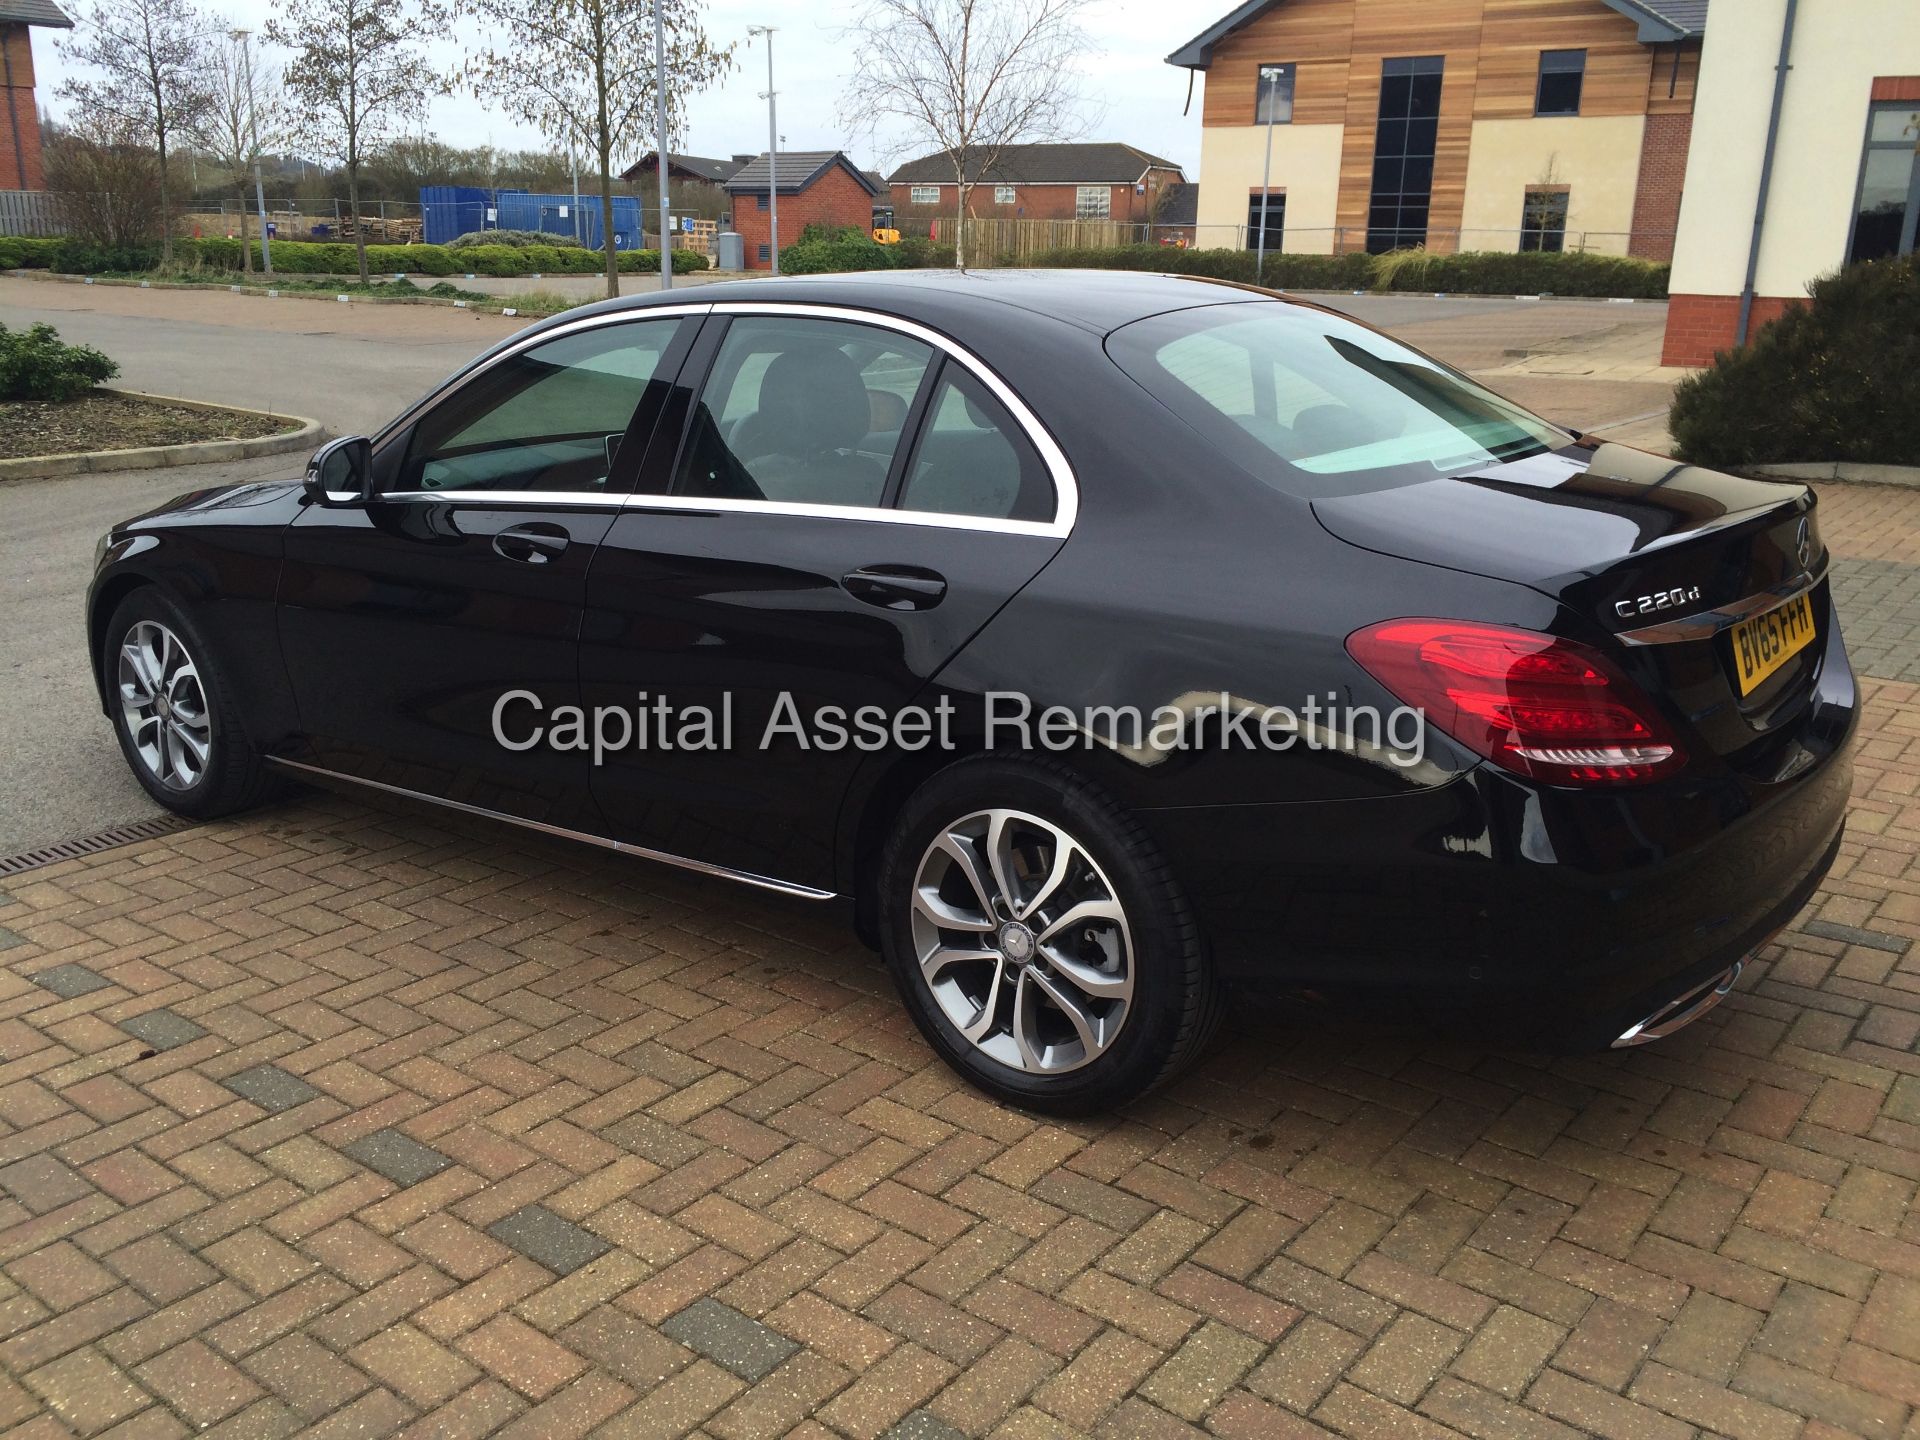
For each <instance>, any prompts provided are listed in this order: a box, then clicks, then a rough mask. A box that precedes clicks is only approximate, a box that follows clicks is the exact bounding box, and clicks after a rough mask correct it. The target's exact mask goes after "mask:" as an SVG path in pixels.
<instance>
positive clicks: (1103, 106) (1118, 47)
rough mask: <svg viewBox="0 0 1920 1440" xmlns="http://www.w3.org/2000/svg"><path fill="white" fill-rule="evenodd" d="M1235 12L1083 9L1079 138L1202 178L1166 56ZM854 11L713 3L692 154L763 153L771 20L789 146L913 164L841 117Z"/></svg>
mask: <svg viewBox="0 0 1920 1440" xmlns="http://www.w3.org/2000/svg"><path fill="white" fill-rule="evenodd" d="M209 8H210V9H213V10H216V11H218V12H219V13H223V14H226V15H228V16H231V17H232V18H233V20H234V23H236V24H238V25H245V26H248V27H250V28H252V29H254V30H255V31H256V32H257V31H258V30H259V29H260V27H261V26H262V25H264V23H265V21H266V18H267V16H268V15H270V14H272V13H273V9H274V7H273V5H272V3H271V0H227V3H225V4H216V5H213V6H210V7H209ZM1227 8H1229V7H1228V6H1227V3H1226V0H1213V3H1212V4H1211V5H1209V6H1205V7H1202V8H1201V9H1199V10H1186V9H1178V10H1176V9H1175V8H1174V7H1170V6H1168V5H1166V4H1165V3H1164V0H1160V3H1155V0H1094V3H1093V4H1091V5H1090V6H1089V7H1088V10H1087V12H1086V16H1087V18H1086V29H1087V33H1088V34H1089V36H1091V38H1092V42H1093V50H1092V53H1090V54H1089V56H1088V57H1087V59H1086V61H1085V62H1084V63H1085V71H1086V74H1085V76H1084V80H1083V84H1082V89H1084V90H1085V91H1086V93H1087V94H1088V95H1089V96H1090V97H1091V98H1092V103H1091V104H1090V105H1089V107H1088V111H1089V113H1088V114H1087V116H1086V127H1085V133H1084V135H1082V136H1081V137H1079V138H1084V139H1097V140H1120V141H1125V142H1127V143H1128V144H1132V145H1137V146H1139V147H1140V148H1141V149H1143V150H1147V151H1151V152H1153V153H1154V154H1157V155H1164V156H1166V157H1168V158H1169V159H1172V160H1175V161H1177V162H1179V163H1180V164H1181V165H1184V166H1185V167H1186V171H1187V178H1188V179H1190V180H1191V179H1195V178H1197V171H1198V163H1199V158H1200V107H1199V98H1198V95H1197V94H1196V96H1195V100H1194V106H1193V113H1192V114H1191V115H1190V116H1186V117H1182V115H1181V113H1180V112H1181V109H1182V107H1183V105H1184V104H1185V102H1186V95H1187V72H1186V71H1184V70H1176V69H1174V68H1173V67H1172V66H1170V65H1168V64H1166V63H1165V61H1164V60H1163V58H1162V57H1164V56H1165V55H1166V54H1167V53H1168V52H1169V51H1171V50H1173V49H1174V48H1175V47H1176V46H1177V45H1179V44H1180V43H1181V42H1182V41H1184V40H1186V39H1188V38H1189V36H1190V35H1191V34H1192V33H1193V32H1195V31H1198V30H1199V29H1201V28H1202V27H1203V26H1204V25H1205V24H1206V23H1207V22H1208V21H1209V20H1211V19H1212V18H1214V13H1215V11H1216V10H1218V11H1222V12H1224V10H1225V9H1227ZM850 11H851V7H850V6H848V5H843V4H801V5H794V6H788V5H785V4H780V3H775V0H716V3H714V4H711V5H709V6H708V7H707V9H706V11H705V25H706V28H707V33H708V34H709V35H710V36H711V37H712V38H713V39H714V40H715V41H716V42H718V43H721V44H724V43H726V42H727V41H728V40H731V39H739V40H741V41H743V42H744V43H743V44H742V45H741V46H740V48H739V49H738V51H737V52H736V55H737V59H738V61H739V66H738V68H737V69H735V70H734V71H732V72H731V73H730V74H728V75H726V76H725V77H724V78H723V79H722V80H721V81H720V83H719V84H717V85H715V86H714V87H713V88H711V89H709V90H707V91H704V92H702V93H701V94H699V95H696V96H695V97H694V98H693V100H692V102H691V104H690V106H689V115H690V118H691V126H690V130H689V133H688V134H687V136H686V137H685V144H684V148H685V149H686V151H688V152H689V153H691V154H695V155H721V156H724V155H731V154H734V153H736V152H739V153H746V152H749V151H750V152H753V153H756V154H757V153H758V152H760V151H762V150H764V149H766V144H767V106H766V101H765V100H763V99H761V98H760V97H761V93H762V92H763V91H764V90H765V89H766V85H767V78H766V77H767V52H766V41H765V40H764V39H763V38H750V37H748V36H747V33H746V30H747V27H748V26H749V25H756V24H764V23H767V22H768V21H771V22H773V23H774V24H775V25H777V26H778V27H779V28H778V31H777V33H776V34H775V36H774V84H775V85H776V86H777V87H778V90H779V119H780V133H781V136H782V137H783V138H782V141H781V145H782V148H785V149H794V150H838V149H846V150H849V151H850V152H851V153H852V154H853V157H854V159H856V160H857V161H859V162H860V164H862V165H864V166H867V167H869V168H891V166H892V165H893V164H894V163H897V162H898V161H899V160H901V159H906V158H911V149H910V148H909V149H908V150H905V151H901V150H900V149H899V145H898V142H899V139H900V137H898V136H890V137H882V138H881V139H880V140H879V141H877V142H873V141H869V140H868V139H867V138H866V137H865V136H863V135H861V134H859V133H858V132H857V130H856V129H855V128H854V127H852V126H850V125H849V124H848V122H847V121H846V119H845V118H844V103H845V100H846V97H847V95H848V92H849V91H850V90H857V81H856V78H855V77H854V76H853V74H852V65H851V62H850V59H849V55H848V51H849V50H850V48H851V46H850V42H849V41H848V39H847V37H846V36H845V34H844V33H843V30H842V28H841V27H842V26H843V25H844V24H845V23H846V19H847V17H848V16H849V14H850ZM64 33H66V32H61V31H54V30H35V31H34V32H33V36H34V60H35V65H36V69H37V70H38V72H39V95H40V99H41V102H42V103H43V104H45V105H47V106H49V107H50V108H51V109H52V110H53V112H54V114H56V115H58V114H59V113H60V112H61V110H62V104H61V102H60V101H59V99H58V98H56V97H55V95H54V91H55V90H56V88H57V87H58V85H59V83H60V81H61V79H62V78H64V77H65V76H66V75H67V74H69V73H71V67H70V66H68V65H67V63H66V61H65V60H64V59H63V58H62V57H61V56H60V54H59V51H58V37H59V36H60V35H62V34H64ZM435 58H436V59H437V60H439V61H440V62H441V63H444V64H446V65H448V66H449V67H451V65H452V63H453V62H454V60H455V59H457V54H456V52H455V51H454V50H453V49H452V47H447V48H446V49H445V51H444V53H441V54H437V55H436V57H435ZM1196 89H1197V87H1196ZM428 128H429V130H430V131H431V132H432V133H434V134H436V135H438V136H439V138H440V139H442V140H445V141H447V142H448V143H450V144H454V145H462V146H467V145H482V144H489V143H491V144H494V145H499V146H503V147H506V148H510V149H517V148H521V147H533V146H539V145H542V144H543V143H544V142H543V140H542V137H540V136H539V135H538V134H537V133H536V132H534V131H532V130H530V129H528V128H527V127H525V126H523V125H521V124H519V123H517V122H516V121H514V120H513V119H511V118H510V117H508V116H507V115H506V114H504V113H502V112H501V111H499V110H497V109H495V108H493V107H491V106H489V105H486V104H482V103H481V102H479V101H476V100H474V99H472V98H471V97H470V96H466V95H458V96H451V97H447V98H444V99H439V100H436V101H434V102H433V106H432V109H431V111H430V115H429V120H428Z"/></svg>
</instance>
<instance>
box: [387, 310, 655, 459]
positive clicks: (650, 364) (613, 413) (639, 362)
mask: <svg viewBox="0 0 1920 1440" xmlns="http://www.w3.org/2000/svg"><path fill="white" fill-rule="evenodd" d="M679 328H680V322H679V321H678V320H668V319H660V320H635V321H629V322H627V323H624V324H617V325H604V326H600V327H597V328H595V329H592V330H587V331H584V332H582V333H580V334H576V335H565V336H562V337H560V338H559V339H557V340H549V341H547V342H546V343H545V344H541V345H535V346H533V347H531V348H529V349H527V350H523V351H521V352H520V353H518V354H517V355H511V356H508V357H507V358H506V359H504V360H501V361H499V362H497V363H496V364H494V365H492V366H490V367H489V368H488V369H486V370H483V371H482V372H481V373H480V374H479V375H477V376H475V377H474V378H473V379H472V380H470V381H468V382H467V383H466V384H465V385H463V386H461V387H460V389H459V390H458V391H456V392H455V393H454V394H453V395H452V396H450V397H449V398H448V399H446V400H445V401H443V402H442V403H441V404H440V405H439V406H437V407H436V408H435V409H433V410H431V411H429V412H428V413H427V415H426V416H425V417H423V418H422V419H421V420H420V422H419V423H418V424H417V425H415V426H414V429H413V433H412V435H411V437H410V438H409V440H408V442H407V453H406V458H405V460H403V461H402V462H401V467H400V472H399V476H398V478H397V480H396V482H395V485H394V487H393V488H395V489H397V490H552V491H556V492H569V493H580V492H585V493H589V494H591V493H596V492H599V491H603V490H604V489H605V488H606V483H607V476H608V474H609V472H610V471H611V470H612V468H613V458H614V455H615V453H616V452H617V451H618V449H619V446H620V442H621V437H622V436H624V435H625V434H626V431H627V425H628V423H629V422H630V421H631V420H632V419H633V413H634V411H635V410H636V409H638V408H639V405H640V401H641V399H642V397H643V396H644V395H645V393H646V389H647V384H648V382H649V381H651V380H652V379H654V377H655V375H656V374H657V373H658V371H659V369H660V364H661V360H662V357H663V356H664V355H665V354H666V352H667V348H668V346H670V345H671V344H672V343H673V339H674V336H675V334H676V333H677V332H678V330H679ZM663 378H671V377H663Z"/></svg>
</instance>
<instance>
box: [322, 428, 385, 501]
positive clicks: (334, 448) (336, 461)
mask: <svg viewBox="0 0 1920 1440" xmlns="http://www.w3.org/2000/svg"><path fill="white" fill-rule="evenodd" d="M306 487H307V498H308V499H309V500H312V501H313V502H314V503H315V504H316V505H334V506H346V507H350V506H355V505H365V504H366V503H367V502H368V501H369V500H371V499H372V498H373V442H372V441H370V440H368V439H367V437H366V436H364V435H348V436H345V437H343V438H342V439H339V440H330V441H328V442H327V443H326V444H325V445H322V446H321V447H320V448H319V449H318V450H316V451H314V452H313V457H312V458H311V459H310V460H308V461H307V479H306Z"/></svg>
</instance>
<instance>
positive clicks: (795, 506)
mask: <svg viewBox="0 0 1920 1440" xmlns="http://www.w3.org/2000/svg"><path fill="white" fill-rule="evenodd" d="M797 308H798V307H796V309H797ZM715 330H718V331H719V332H720V333H719V335H718V338H717V339H716V338H715V337H714V335H713V332H714V331H715ZM700 349H701V351H703V352H705V354H706V355H707V356H710V357H711V358H710V360H708V361H707V363H706V364H705V366H704V367H703V365H702V359H701V357H696V359H695V360H694V361H693V362H691V363H690V364H689V365H688V367H687V370H688V374H689V382H690V383H689V385H688V386H687V387H686V388H685V389H684V390H683V392H682V404H683V405H684V406H685V409H686V415H685V417H684V423H683V425H681V426H680V427H678V431H677V433H678V434H679V435H680V436H681V437H682V439H681V443H680V445H679V446H678V449H677V459H676V452H675V448H674V447H673V446H671V445H667V444H665V443H664V441H665V439H666V432H667V431H668V430H669V428H673V427H670V426H668V425H662V426H661V441H662V443H661V444H659V445H657V446H656V454H655V455H650V456H649V459H648V463H647V470H648V475H647V476H645V477H643V479H642V483H641V487H640V488H641V492H642V493H641V494H639V495H636V497H635V498H634V501H633V502H632V504H631V505H630V506H629V508H628V509H626V510H624V511H623V512H622V513H621V515H620V517H619V518H618V520H616V522H615V523H614V526H613V528H612V530H611V531H610V532H609V533H608V534H607V536H606V538H605V540H604V541H603V542H602V544H601V547H600V553H599V556H598V558H597V559H596V560H595V562H594V568H593V573H592V574H591V575H590V576H589V577H588V584H587V618H586V624H585V630H584V634H583V640H582V645H581V677H582V688H583V693H584V696H585V699H586V702H587V703H588V705H589V706H595V705H603V704H604V705H618V706H624V707H626V708H627V709H629V710H640V711H646V712H648V720H649V725H650V728H651V733H650V734H649V735H648V736H647V737H646V740H645V742H644V743H636V744H634V745H630V746H627V747H624V748H622V749H621V750H620V751H619V752H618V753H617V754H613V755H610V756H609V757H608V759H607V761H606V763H604V764H602V765H600V766H599V767H598V768H597V769H596V770H595V772H594V779H593V784H594V793H595V795H596V796H597V797H598V798H599V801H600V804H601V808H602V809H603V810H604V811H605V812H606V814H607V817H608V820H609V822H610V823H611V824H612V826H613V827H614V829H613V833H614V835H615V836H616V837H617V838H619V839H622V840H625V841H628V842H630V843H634V844H639V845H642V846H646V847H647V848H650V849H653V850H657V851H661V852H664V853H666V854H669V855H673V856H676V857H680V858H685V859H690V860H695V861H699V862H703V863H706V864H711V865H717V866H721V867H724V868H727V869H729V870H732V871H736V872H744V873H745V874H747V875H750V876H761V877H770V878H773V879H776V880H780V881H785V882H789V883H793V884H799V885H803V886H810V887H814V888H819V889H831V888H833V885H832V871H833V836H834V830H835V826H836V822H837V820H838V811H839V805H840V800H841V797H842V796H843V795H844V794H845V792H846V790H847V786H848V783H849V780H850V778H851V776H852V775H853V773H854V771H855V769H856V768H857V767H858V766H859V765H860V764H861V763H862V762H863V761H865V760H869V759H871V758H872V752H871V751H870V750H868V749H865V748H863V744H864V743H866V742H857V741H856V740H854V739H853V738H852V737H851V735H850V736H849V738H848V739H847V740H846V741H844V742H842V741H841V740H840V739H839V738H838V737H836V736H834V735H832V734H830V733H825V732H823V731H822V730H820V729H819V728H818V727H817V722H818V721H819V720H821V719H822V718H823V717H824V718H826V719H828V720H829V721H831V720H832V719H833V717H834V715H835V713H836V712H837V715H838V717H839V718H841V719H842V720H844V721H847V722H849V729H851V722H852V721H853V720H854V718H855V717H856V714H857V712H859V711H860V710H861V709H862V707H874V711H875V712H876V713H878V714H883V715H888V716H893V715H897V714H898V713H899V712H900V710H901V709H902V707H904V706H906V705H907V704H908V703H909V702H910V701H913V700H915V698H916V697H918V696H919V695H920V694H921V693H922V691H924V690H925V689H926V688H927V682H928V680H929V679H930V678H931V677H932V676H933V675H934V674H935V673H936V672H937V671H939V669H940V668H941V667H942V666H943V665H945V664H946V662H947V661H948V660H949V659H950V658H951V657H952V656H953V655H954V653H955V652H956V651H957V650H958V649H959V648H960V647H961V646H962V645H964V644H965V643H966V642H967V641H968V640H969V639H970V638H971V637H972V636H973V635H974V634H975V633H976V632H977V631H978V630H979V629H980V628H981V627H982V626H983V625H985V624H986V622H987V621H988V620H989V619H990V618H992V616H993V615H994V613H995V612H996V611H998V610H999V609H1000V607H1001V606H1003V605H1004V604H1005V603H1006V602H1007V601H1008V600H1009V599H1011V598H1012V597H1013V595H1014V594H1015V593H1016V592H1017V591H1018V590H1019V589H1020V588H1021V587H1022V586H1023V585H1025V584H1026V583H1027V581H1028V580H1030V579H1032V577H1033V576H1034V575H1035V574H1037V573H1038V572H1039V570H1040V568H1041V567H1042V566H1043V565H1045V564H1046V563H1047V561H1048V560H1049V559H1051V558H1052V557H1053V555H1054V553H1055V552H1056V551H1057V550H1058V549H1059V547H1060V544H1061V539H1062V536H1063V534H1064V523H1065V519H1066V515H1067V512H1068V510H1069V508H1070V501H1068V500H1067V499H1064V498H1062V497H1061V496H1060V494H1059V492H1058V489H1057V487H1056V475H1057V473H1060V472H1064V461H1058V462H1057V463H1058V464H1059V467H1060V471H1059V472H1056V471H1055V470H1054V469H1053V468H1052V465H1050V463H1049V462H1048V461H1047V460H1045V459H1043V458H1042V454H1041V451H1040V449H1039V448H1038V446H1037V444H1036V442H1035V440H1034V439H1033V438H1032V437H1031V436H1030V433H1029V428H1028V427H1029V425H1030V420H1027V419H1022V418H1017V417H1016V415H1015V413H1014V409H1013V407H1014V406H1018V404H1019V402H1018V400H1017V399H1016V398H1014V397H1012V396H1011V394H1010V392H1006V391H1005V390H1004V387H1001V386H1000V385H999V382H998V381H997V380H990V379H989V378H986V377H984V376H983V373H981V372H976V370H975V369H974V368H972V366H971V363H970V362H965V361H963V360H962V359H961V358H959V357H958V356H956V355H953V354H949V353H947V351H946V349H945V347H944V342H938V341H937V338H936V337H933V336H931V335H922V334H909V333H904V332H903V331H902V330H901V329H898V328H889V327H888V325H887V323H886V322H885V321H883V320H881V319H880V318H879V317H874V318H873V319H872V320H870V321H855V320H852V319H827V318H814V317H810V316H806V315H804V314H795V313H788V314H777V315H773V314H766V315H762V314H741V315H738V316H735V317H732V318H722V317H719V316H716V318H715V319H714V320H713V321H710V322H709V332H708V333H707V334H703V335H702V337H701V342H700ZM703 368H704V369H705V378H704V382H703V383H700V384H699V385H698V386H697V387H696V386H695V385H694V384H693V383H692V381H693V379H694V375H693V372H695V371H696V370H701V369H703ZM696 388H697V398H696ZM1023 413H1024V412H1023ZM1048 443H1049V444H1050V442H1048ZM1052 453H1053V454H1054V455H1055V456H1056V458H1057V452H1052ZM656 461H658V465H659V468H658V471H657V472H656ZM649 490H654V491H657V492H659V493H656V494H653V495H648V494H647V493H646V492H647V491H649ZM703 713H704V714H710V715H713V716H715V717H716V719H718V720H723V721H725V722H727V723H730V727H731V729H730V734H728V735H726V736H725V737H721V738H722V739H723V740H724V743H722V744H713V745H708V744H704V743H701V742H703V741H704V740H706V739H708V738H709V737H707V736H704V735H702V733H701V732H700V722H701V718H702V715H703ZM792 721H798V722H799V723H800V724H801V726H803V727H804V733H806V734H807V735H808V737H809V743H804V744H803V743H801V742H800V741H799V740H798V739H797V738H796V737H795V735H794V733H793V727H792V724H791V723H786V722H792ZM681 722H685V724H682V723H681ZM776 722H781V723H776ZM688 725H690V726H691V727H692V728H691V729H688V728H686V727H687V726H688ZM770 731H771V732H773V733H770ZM888 733H889V735H891V734H892V733H894V732H891V731H889V732H888ZM916 738H917V737H916V736H912V735H908V736H907V737H906V739H907V740H908V741H909V742H912V741H913V740H915V739H916ZM867 740H868V741H872V742H874V743H878V742H877V739H876V737H874V736H873V735H872V732H868V735H867ZM815 741H817V742H818V743H813V742H815ZM687 742H691V743H687Z"/></svg>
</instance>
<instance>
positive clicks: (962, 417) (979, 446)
mask: <svg viewBox="0 0 1920 1440" xmlns="http://www.w3.org/2000/svg"><path fill="white" fill-rule="evenodd" d="M900 508H901V509H902V510H917V511H925V512H932V513H935V514H941V515H975V516H981V517H984V518H987V519H992V520H1040V521H1046V520H1051V519H1052V518H1053V509H1054V496H1053V482H1052V480H1050V479H1049V478H1048V476H1047V470H1046V466H1045V465H1044V464H1043V463H1042V462H1041V460H1040V457H1039V455H1038V454H1036V453H1035V452H1034V449H1033V446H1032V445H1031V444H1030V443H1028V440H1027V437H1026V435H1025V433H1024V432H1022V430H1021V429H1020V427H1019V425H1018V424H1016V423H1015V421H1014V418H1013V416H1012V415H1010V414H1008V413H1007V408H1006V406H1004V405H1002V404H1001V403H1000V402H999V400H997V399H996V398H994V396H993V395H992V394H991V393H990V392H989V391H988V389H987V387H986V386H985V385H982V384H981V383H980V382H979V381H978V380H977V379H975V378H974V377H973V376H972V375H970V374H968V373H967V372H966V371H965V370H963V369H961V368H960V367H959V366H958V365H956V364H954V363H952V362H951V361H949V362H948V363H947V365H946V367H945V368H944V369H943V370H942V371H941V373H940V383H939V385H938V386H937V387H936V388H935V390H934V392H933V399H932V401H931V403H930V404H929V405H928V407H927V419H926V424H925V425H924V427H923V428H922V429H921V432H920V439H919V441H918V443H917V444H916V445H915V447H914V451H913V458H912V460H911V461H910V462H909V464H908V466H907V474H906V482H905V485H904V486H903V488H902V489H901V492H900Z"/></svg>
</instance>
